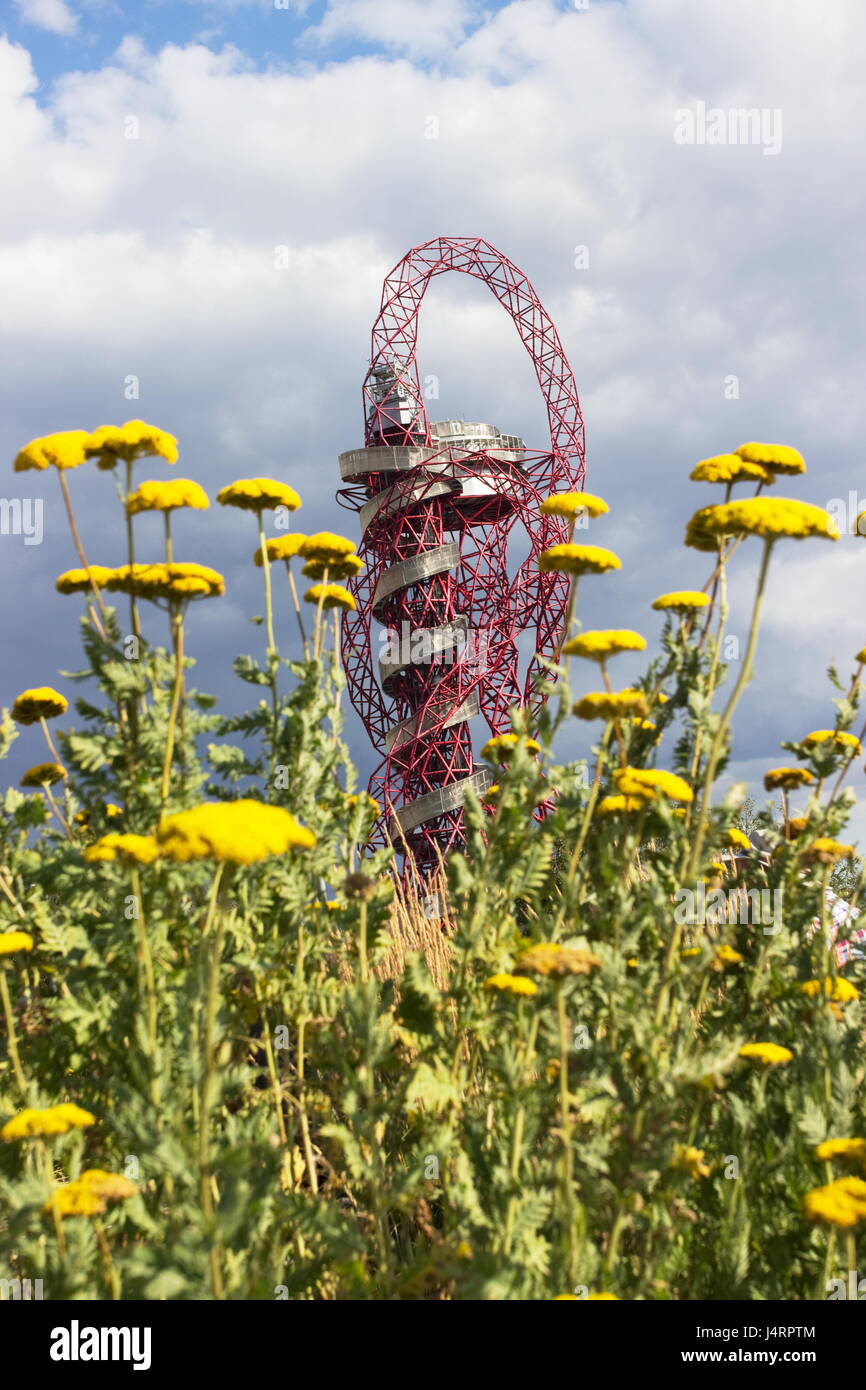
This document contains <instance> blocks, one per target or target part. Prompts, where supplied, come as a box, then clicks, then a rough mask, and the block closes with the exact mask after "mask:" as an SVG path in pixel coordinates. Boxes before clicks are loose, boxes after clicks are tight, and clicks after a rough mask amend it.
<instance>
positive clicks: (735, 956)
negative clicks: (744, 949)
mask: <svg viewBox="0 0 866 1390" xmlns="http://www.w3.org/2000/svg"><path fill="white" fill-rule="evenodd" d="M745 959H746V957H745V956H741V955H740V953H739V951H735V950H734V948H733V946H728V945H727V944H726V943H723V944H722V945H721V946H717V947H716V960H720V961H722V962H723V963H724V964H725V965H740V964H742V962H743V961H744V960H745Z"/></svg>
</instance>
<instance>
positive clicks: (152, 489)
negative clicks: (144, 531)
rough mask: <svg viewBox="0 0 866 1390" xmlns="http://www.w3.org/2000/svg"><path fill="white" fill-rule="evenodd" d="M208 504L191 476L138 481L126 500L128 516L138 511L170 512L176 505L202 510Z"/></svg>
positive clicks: (203, 492) (201, 490)
mask: <svg viewBox="0 0 866 1390" xmlns="http://www.w3.org/2000/svg"><path fill="white" fill-rule="evenodd" d="M209 506H210V502H209V501H208V495H207V493H206V492H205V490H204V488H203V487H199V485H198V483H196V482H193V480H192V478H169V480H168V481H167V482H164V483H163V482H159V481H156V482H146V483H140V484H139V486H138V487H137V488H136V489H135V492H131V493H130V494H129V497H128V498H127V500H126V510H127V511H128V513H129V515H130V516H137V515H138V513H139V512H171V511H174V510H175V509H176V508H177V507H194V508H195V509H196V511H204V510H205V509H206V508H207V507H209Z"/></svg>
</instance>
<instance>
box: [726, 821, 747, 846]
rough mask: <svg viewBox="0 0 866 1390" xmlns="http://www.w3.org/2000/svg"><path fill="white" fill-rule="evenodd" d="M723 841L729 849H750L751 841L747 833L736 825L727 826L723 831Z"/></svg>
mask: <svg viewBox="0 0 866 1390" xmlns="http://www.w3.org/2000/svg"><path fill="white" fill-rule="evenodd" d="M725 843H726V844H727V846H728V848H729V849H746V850H750V849H751V848H752V842H751V840H750V839H749V837H748V835H746V834H745V833H744V831H742V830H741V829H740V827H739V826H738V825H729V826H728V828H727V830H726V831H725Z"/></svg>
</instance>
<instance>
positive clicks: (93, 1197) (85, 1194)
mask: <svg viewBox="0 0 866 1390" xmlns="http://www.w3.org/2000/svg"><path fill="white" fill-rule="evenodd" d="M42 1210H43V1211H44V1212H46V1213H50V1212H52V1211H53V1212H55V1213H56V1214H57V1215H58V1216H99V1215H100V1214H101V1213H102V1212H104V1211H105V1202H104V1201H103V1200H102V1198H101V1197H100V1196H99V1194H98V1193H96V1192H94V1191H92V1189H91V1188H89V1187H84V1186H82V1184H81V1183H80V1182H68V1183H64V1185H63V1187H60V1188H58V1189H57V1191H56V1192H54V1193H52V1195H51V1196H50V1197H49V1198H48V1201H47V1202H46V1203H45V1205H44V1207H43V1208H42Z"/></svg>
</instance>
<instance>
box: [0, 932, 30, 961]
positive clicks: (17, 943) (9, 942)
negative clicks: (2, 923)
mask: <svg viewBox="0 0 866 1390" xmlns="http://www.w3.org/2000/svg"><path fill="white" fill-rule="evenodd" d="M32 950H33V937H32V936H31V935H30V933H29V932H26V931H0V956H12V955H14V954H15V952H16V951H32Z"/></svg>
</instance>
